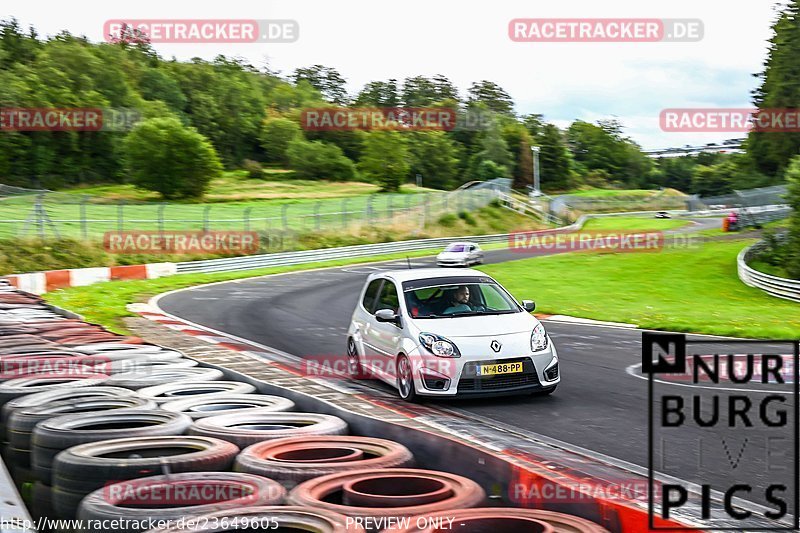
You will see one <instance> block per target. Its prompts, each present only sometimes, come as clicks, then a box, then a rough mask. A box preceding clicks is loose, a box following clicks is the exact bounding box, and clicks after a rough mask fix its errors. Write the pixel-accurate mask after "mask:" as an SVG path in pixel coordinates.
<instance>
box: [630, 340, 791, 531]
mask: <svg viewBox="0 0 800 533" xmlns="http://www.w3.org/2000/svg"><path fill="white" fill-rule="evenodd" d="M736 343H742V344H744V345H746V346H748V349H749V348H751V347H752V346H763V347H764V348H765V349H775V347H776V346H778V345H782V346H786V345H790V346H791V347H792V352H793V356H786V355H781V354H776V353H772V354H770V353H763V352H765V351H766V350H761V352H762V353H760V354H759V355H758V357H756V354H745V355H746V356H745V357H741V356H740V355H741V354H736V353H723V354H712V355H709V354H708V353H707V352H706V353H703V354H697V353H690V350H689V347H690V346H694V345H709V346H722V347H723V349H730V348H729V347H730V346H732V345H734V344H736ZM798 354H800V341H791V342H790V341H780V340H777V341H751V340H747V341H744V340H736V339H732V340H727V339H726V340H722V339H707V338H704V339H702V340H687V339H686V336H685V335H683V334H672V333H654V332H643V333H642V373H643V374H645V375H647V379H648V401H649V407H648V409H649V412H650V416H649V417H648V424H649V429H648V481H649V483H650V487H651V490H652V488H653V487H654V486H655V484H656V483H657V480H656V473H655V463H656V457H657V456H658V457H660V467H659V471H660V472H662V473H664V474H669V472H667V471H666V470H667V469H669V466H667V462H666V461H665V457H666V450H667V449H679V450H680V457H681V459H682V461H684V462H685V460H686V458H687V456H689V457H690V455H689V454H692V455H696V456H697V459H696V460H695V459H692V460H691V462H696V465H695V467H694V471H693V472H692V474H691V475H693V476H703V474H705V475H706V476H708V477H709V478H710V479H709V480H703V481H701V482H700V483H695V482H684V481H682V480H676V478H673V479H671V480H670V481H669V482H663V483H661V490H660V493H659V495H658V496H657V497H656V495H655V493H653V494H652V498H650V501H649V503H650V507H649V527H650V529H651V530H656V531H658V530H666V529H670V528H669V527H660V525H656V523H655V520H656V519H660V520H670V519H672V518H674V516H675V515H676V513H679V512H683V513H688V514H687V517H688V518H689V519H691V520H692V521H695V522H697V523H700V524H703V522H702V521H703V520H707V521H709V522H708V523H707V524H703V527H685V528H683V529H684V530H709V529H713V530H719V529H729V530H730V529H735V530H737V531H751V530H759V531H766V530H796V529H797V528H798V526H800V523H798V514H797V503H796V497H797V495H796V494H795V495H794V497H791V494H787V493H788V492H789V490H790V488H793V489H794V490H797V488H798V486H800V476H798V465H797V461H798V457H796V456H795V455H794V454H793V453H790V454H783V453H781V451H785V450H791V449H796V446H797V438H798V436H797V430H798V427H797V422H798V421H797V409H796V408H795V409H794V410H792V409H791V408H789V406H790V405H791V403H792V402H793V403H794V405H795V406H796V405H797V402H798V398H799V397H800V390H798V383H797V381H798V380H797V377H798V376H797V373H798V357H800V355H798ZM790 359H791V371H792V374H793V376H792V378H791V380H788V379H786V378H787V377H788V376H787V371H786V369H785V368H784V366H785V365H787V363H788V362H789V361H790ZM670 375H672V376H673V377H668V376H670ZM656 376H658V378H659V379H658V380H656V379H655V378H656ZM670 381H678V382H680V383H681V386H680V387H679V388H676V387H674V385H673V386H670V385H669V382H670ZM656 382H658V383H666V385H665V386H666V387H667V389H666V390H667V392H666V393H660V394H658V395H656V388H655V384H656ZM787 383H788V384H790V385H792V386H790V387H786V386H785V385H786V384H787ZM719 385H721V387H718V386H719ZM792 412H793V413H794V414H790V413H792ZM687 432H688V433H687ZM687 435H692V436H697V435H700V437H699V438H697V439H694V440H692V439H687ZM656 436H658V439H659V443H658V445H656V442H655V438H656ZM784 441H788V442H789V443H794V446H795V448H792V445H791V444H788V443H787V442H784ZM715 444H719V445H720V446H719V449H716V448H715V449H714V452H715V453H713V454H709V453H708V448H709V447H710V446H714V445H715ZM691 445H694V446H695V447H692V446H691ZM751 450H752V451H751ZM748 453H749V454H751V455H750V456H748V455H746V454H748ZM790 456H791V457H793V459H792V460H790V461H788V463H789V464H787V461H785V460H782V459H784V458H786V457H790ZM756 458H757V459H756ZM773 458H775V459H776V460H773ZM706 463H713V466H708V465H707V464H706ZM792 463H793V468H790V465H792ZM682 464H683V463H682V462H681V461H678V462H677V465H678V466H677V467H676V468H678V469H679V470H678V472H677V473H679V474H685V473H686V470H685V468H683V467H681V466H680V465H682ZM743 465H749V466H750V467H751V468H755V469H756V470H755V471H753V470H749V471H742V467H743ZM681 468H683V469H682V470H681ZM760 468H763V471H762V470H760ZM790 478H791V479H790ZM735 498H741V499H743V500H744V501H756V500H757V501H758V502H762V501H763V502H764V503H763V504H762V503H759V506H750V507H747V506H742V505H741V504H740V503H735V501H734V499H735ZM790 506H791V508H792V509H794V512H793V513H790ZM698 514H699V516H697V515H698ZM790 516H792V517H793V522H794V524H793V528H791V527H789V526H788V525H787V522H786V521H784V519H785V518H787V519H788V518H789V517H790ZM722 520H727V521H730V522H733V523H736V524H737V526H736V527H733V528H731V527H723V524H721V521H722Z"/></svg>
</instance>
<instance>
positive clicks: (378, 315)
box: [375, 309, 400, 324]
mask: <svg viewBox="0 0 800 533" xmlns="http://www.w3.org/2000/svg"><path fill="white" fill-rule="evenodd" d="M375 320H377V321H378V322H393V323H395V324H399V323H400V317H399V316H397V315H396V314H394V311H392V310H391V309H378V311H376V312H375Z"/></svg>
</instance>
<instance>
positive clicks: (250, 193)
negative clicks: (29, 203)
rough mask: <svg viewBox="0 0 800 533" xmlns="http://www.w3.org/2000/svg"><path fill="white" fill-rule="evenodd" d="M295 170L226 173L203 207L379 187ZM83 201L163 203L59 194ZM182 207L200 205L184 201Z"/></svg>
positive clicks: (100, 190)
mask: <svg viewBox="0 0 800 533" xmlns="http://www.w3.org/2000/svg"><path fill="white" fill-rule="evenodd" d="M293 175H294V172H293V171H291V170H278V169H275V170H266V171H265V179H263V180H262V179H249V178H248V177H247V174H246V172H245V171H243V170H232V171H226V172H224V173H223V175H222V177H220V178H218V179H215V180H212V181H211V184H210V185H209V188H208V191H207V192H206V194H205V196H204V197H203V201H202V202H201V203H218V202H242V201H250V200H293V199H301V200H309V199H314V200H321V199H325V198H346V197H350V196H362V195H365V194H374V193H377V192H378V191H379V187H378V186H377V185H375V184H372V183H366V182H363V181H353V182H333V181H325V180H301V179H295V178H289V176H293ZM431 190H432V189H426V188H420V187H416V186H415V185H411V184H407V185H404V186H403V189H402V191H401V192H404V193H415V192H426V191H431ZM59 192H61V193H66V194H70V195H74V196H76V197H81V196H84V195H90V196H94V197H95V198H94V199H93V201H94V202H109V203H114V202H118V201H120V200H124V201H131V202H160V201H161V197H160V196H159V194H158V193H155V192H152V191H147V190H145V189H139V188H136V187H134V186H133V185H122V184H114V185H93V186H83V187H75V188H71V189H64V190H61V191H59ZM180 203H197V202H194V201H183V202H180Z"/></svg>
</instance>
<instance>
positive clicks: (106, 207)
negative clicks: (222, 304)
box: [0, 182, 500, 240]
mask: <svg viewBox="0 0 800 533" xmlns="http://www.w3.org/2000/svg"><path fill="white" fill-rule="evenodd" d="M498 190H500V189H498V188H496V187H494V186H492V184H491V183H490V182H487V185H486V186H480V187H472V188H469V189H465V190H456V191H451V192H427V193H406V194H388V193H384V194H373V195H362V196H352V197H346V198H335V199H324V200H310V199H309V200H288V201H287V200H284V201H282V200H276V201H270V202H265V201H249V202H226V203H166V202H165V203H154V202H134V201H121V200H120V201H111V200H109V199H108V198H102V197H96V196H88V195H79V194H73V193H65V192H51V191H32V190H30V189H18V188H14V187H7V186H0V239H9V238H24V237H39V238H42V239H52V238H64V237H67V238H74V239H84V240H90V239H98V238H102V236H103V235H104V234H105V233H106V232H109V231H115V232H122V231H165V232H166V231H192V230H195V231H201V230H202V231H225V230H227V231H263V232H266V233H267V234H272V233H289V232H291V233H302V232H312V231H338V230H345V229H351V228H354V227H357V226H359V225H362V226H363V225H367V226H377V225H382V224H383V225H397V224H403V225H406V226H411V227H420V228H421V227H424V225H425V224H426V223H430V222H432V221H434V220H436V219H438V218H439V217H441V216H443V215H445V214H448V213H458V212H461V211H474V210H477V209H480V208H482V207H484V206H486V205H487V204H489V203H490V202H491V201H492V200H493V199H495V198H496V196H497V191H498Z"/></svg>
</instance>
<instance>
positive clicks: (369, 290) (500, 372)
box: [347, 269, 561, 401]
mask: <svg viewBox="0 0 800 533" xmlns="http://www.w3.org/2000/svg"><path fill="white" fill-rule="evenodd" d="M533 309H534V303H533V302H531V301H523V302H522V304H520V303H518V302H517V301H516V300H515V299H514V298H513V297H512V296H511V295H510V294H509V293H508V291H506V290H505V289H504V288H503V287H502V286H501V285H500V284H499V283H497V282H496V281H495V280H494V279H492V278H491V277H489V276H487V275H486V274H484V273H483V272H478V271H477V270H472V269H468V270H462V271H459V272H457V273H454V272H452V271H443V270H441V269H417V270H396V271H390V272H378V273H375V274H372V275H370V276H369V278H368V279H367V281H366V283H365V284H364V288H363V289H362V291H361V295H360V298H359V301H358V304H357V305H356V309H355V311H354V312H353V318H352V320H351V323H350V328H349V330H348V333H347V356H348V370H349V372H350V374H351V375H352V376H358V375H362V371H366V372H367V373H369V374H371V375H373V376H375V377H378V378H379V379H381V380H383V381H385V382H386V383H388V384H390V385H392V386H395V387H397V389H398V390H399V392H400V396H401V397H402V398H403V399H405V400H408V401H413V400H415V399H416V398H417V396H431V397H442V398H451V397H454V396H459V397H466V396H478V395H487V396H494V395H506V394H524V393H538V394H550V393H552V392H553V391H554V390H555V389H556V386H557V385H558V383H559V382H560V380H561V375H560V372H559V367H558V354H557V353H556V348H555V346H553V343H552V342H551V341H550V338H549V337H548V335H547V333H546V332H545V330H544V326H542V324H541V323H540V322H539V321H538V320H537V319H536V318H535V317H533V316H532V315H531V314H530V312H531V311H533Z"/></svg>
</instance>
